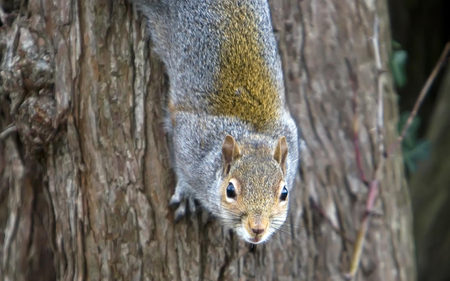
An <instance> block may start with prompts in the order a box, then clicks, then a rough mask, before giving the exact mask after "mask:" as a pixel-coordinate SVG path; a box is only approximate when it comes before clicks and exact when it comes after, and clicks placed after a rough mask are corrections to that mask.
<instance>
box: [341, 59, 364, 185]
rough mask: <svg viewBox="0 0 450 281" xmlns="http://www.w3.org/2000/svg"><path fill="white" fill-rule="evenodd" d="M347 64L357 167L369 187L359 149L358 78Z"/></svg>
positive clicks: (347, 63)
mask: <svg viewBox="0 0 450 281" xmlns="http://www.w3.org/2000/svg"><path fill="white" fill-rule="evenodd" d="M345 64H346V66H347V71H348V75H349V77H350V85H351V88H352V91H353V97H352V111H353V121H352V123H353V126H352V127H353V138H352V141H353V149H354V151H355V159H356V167H357V169H358V173H359V177H360V179H361V180H362V182H364V184H366V185H368V182H369V181H368V180H367V177H366V174H365V172H364V169H363V165H362V160H361V149H360V147H359V138H358V135H359V122H358V112H357V110H358V78H357V76H356V74H355V72H354V71H353V69H352V66H351V64H350V61H349V60H348V59H346V60H345Z"/></svg>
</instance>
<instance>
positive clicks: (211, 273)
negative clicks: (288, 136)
mask: <svg viewBox="0 0 450 281" xmlns="http://www.w3.org/2000/svg"><path fill="white" fill-rule="evenodd" d="M1 3H3V4H1ZM1 3H0V5H3V6H2V10H0V13H1V14H0V19H1V21H2V25H1V26H0V35H1V36H0V57H1V60H2V61H1V68H0V71H1V73H0V101H1V102H0V128H1V129H0V133H1V132H2V131H3V133H1V135H0V230H1V231H0V279H1V280H17V281H20V280H345V276H344V274H345V273H346V272H347V271H348V268H349V266H350V265H349V264H350V260H351V253H352V251H353V249H354V241H355V238H356V233H357V230H358V228H359V226H360V223H361V218H362V217H363V215H364V212H365V211H364V210H365V201H366V198H367V192H368V189H367V187H366V186H365V185H364V184H363V182H362V181H361V179H360V176H359V173H358V169H357V165H356V160H355V153H354V145H353V136H352V134H353V119H354V114H353V112H352V101H353V91H352V85H355V84H357V89H356V91H357V94H358V98H357V100H358V107H357V109H358V110H357V112H356V115H357V119H358V121H359V124H360V126H359V130H358V132H359V134H358V137H359V143H360V147H361V151H362V167H363V169H364V171H365V173H366V174H367V176H368V178H369V179H372V178H373V176H374V175H373V174H374V170H375V166H376V165H377V163H379V161H380V151H379V146H380V143H379V141H378V139H377V134H376V133H375V131H376V130H375V129H376V116H377V93H378V91H382V92H383V93H384V95H383V104H384V119H383V121H384V126H383V132H382V133H383V136H384V145H385V146H388V144H390V143H392V142H393V141H394V140H395V138H396V134H397V133H396V121H397V119H396V118H397V109H396V99H395V93H394V91H393V89H392V83H391V81H390V76H389V75H388V74H386V73H383V74H380V73H379V71H380V69H379V67H377V64H376V54H378V53H377V52H374V49H373V48H372V47H373V45H372V41H371V40H370V39H371V37H372V36H373V25H374V22H375V21H377V22H379V23H380V29H379V38H378V39H379V40H378V44H379V49H380V52H379V54H380V61H381V64H382V65H381V67H382V68H383V69H384V70H387V66H388V57H389V51H390V35H389V24H388V17H387V10H386V3H385V2H384V1H375V2H370V1H366V2H360V1H356V2H355V1H348V0H346V1H319V2H318V1H288V0H284V1H271V8H272V17H273V23H274V30H275V32H276V35H277V38H278V39H279V48H280V53H281V55H282V61H283V64H284V72H285V81H286V88H287V99H288V101H289V104H290V108H291V112H292V113H293V115H294V116H295V118H296V120H297V121H298V123H299V125H300V127H301V129H302V134H303V138H304V141H305V148H304V150H303V152H302V156H301V175H302V176H301V179H299V180H298V181H297V182H298V184H297V188H296V190H295V195H294V196H293V197H292V198H291V199H292V202H291V203H292V204H291V210H290V216H289V218H288V223H287V224H286V226H285V227H284V229H283V230H282V231H281V232H279V233H278V234H277V235H275V236H274V237H273V238H272V239H271V240H270V241H269V242H268V243H266V244H264V245H258V246H257V247H256V248H251V247H249V246H248V245H247V244H245V243H244V242H242V241H240V240H239V239H238V238H237V237H236V236H235V235H233V234H232V233H230V232H229V231H227V230H224V229H222V227H221V226H220V225H219V223H218V222H217V221H216V220H215V219H214V218H209V217H208V216H207V215H205V214H204V213H198V214H193V215H191V216H190V217H188V218H185V219H183V220H182V221H181V222H179V223H175V222H174V220H173V211H172V210H171V209H170V208H169V207H168V202H169V198H170V195H171V194H172V192H173V189H174V183H175V181H174V174H173V172H172V171H171V169H170V166H169V159H168V158H169V157H168V156H169V151H168V146H167V138H166V136H165V134H164V131H163V128H162V115H163V106H164V103H165V94H166V92H167V88H168V81H166V78H165V75H164V68H163V66H162V64H161V62H160V61H159V60H158V59H157V57H156V56H155V55H153V54H152V53H151V44H150V43H149V39H148V36H147V35H146V29H145V20H143V19H142V17H141V16H140V15H138V14H136V13H135V11H134V10H133V9H132V6H131V5H130V4H129V3H127V2H124V1H123V0H121V1H105V0H103V1H95V3H91V2H90V1H81V0H74V1H34V0H30V1H28V3H27V5H26V6H20V5H19V4H14V3H12V1H3V2H1ZM352 73H355V76H356V77H353V76H352V75H351V74H352ZM381 75H383V77H385V78H387V79H383V80H382V83H379V80H380V76H381ZM352 77H353V78H352ZM379 84H380V85H381V86H380V87H381V90H379V88H378V87H379ZM354 88H356V87H354ZM9 124H14V126H13V127H9V128H8V129H7V130H5V128H7V126H8V125H9ZM380 188H381V190H380V195H379V198H378V200H377V201H376V207H375V211H376V213H377V215H376V216H374V217H373V218H372V220H371V223H370V228H369V233H368V236H367V240H366V243H365V245H364V247H363V254H362V260H361V265H360V269H359V271H358V274H357V276H356V278H355V279H356V280H383V281H388V280H408V281H409V280H414V278H415V269H414V258H413V254H412V253H413V251H412V237H411V211H410V202H409V195H408V192H407V188H406V184H405V178H404V174H403V169H402V162H401V159H400V157H399V156H395V157H392V158H390V159H389V160H388V161H387V162H386V165H385V167H384V169H383V176H382V179H381V181H380Z"/></svg>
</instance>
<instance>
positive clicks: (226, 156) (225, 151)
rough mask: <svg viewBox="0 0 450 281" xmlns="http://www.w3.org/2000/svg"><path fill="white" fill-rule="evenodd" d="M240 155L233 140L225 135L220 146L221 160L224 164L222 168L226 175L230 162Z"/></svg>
mask: <svg viewBox="0 0 450 281" xmlns="http://www.w3.org/2000/svg"><path fill="white" fill-rule="evenodd" d="M240 154H241V151H240V149H239V146H238V144H237V142H236V141H235V140H234V138H233V137H232V136H230V135H227V136H226V137H225V140H224V142H223V145H222V158H223V162H224V163H223V164H224V166H223V167H224V172H225V174H228V172H229V171H230V164H231V162H232V161H233V160H235V159H236V158H238V157H239V156H240Z"/></svg>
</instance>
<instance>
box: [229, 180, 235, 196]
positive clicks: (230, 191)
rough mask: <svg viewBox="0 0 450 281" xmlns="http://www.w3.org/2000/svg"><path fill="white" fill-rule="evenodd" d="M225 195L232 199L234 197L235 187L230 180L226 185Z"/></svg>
mask: <svg viewBox="0 0 450 281" xmlns="http://www.w3.org/2000/svg"><path fill="white" fill-rule="evenodd" d="M227 197H228V198H233V199H234V198H236V189H235V188H234V185H233V184H232V183H231V182H230V183H229V184H228V186H227Z"/></svg>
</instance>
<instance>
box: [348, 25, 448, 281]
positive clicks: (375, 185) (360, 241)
mask: <svg viewBox="0 0 450 281" xmlns="http://www.w3.org/2000/svg"><path fill="white" fill-rule="evenodd" d="M376 24H377V21H376V20H375V28H374V35H375V36H374V38H373V40H372V43H373V45H374V50H375V51H376V52H379V48H378V42H377V41H378V40H377V34H378V32H377V30H378V29H377V26H376ZM449 51H450V42H448V43H447V44H446V45H445V48H444V50H443V51H442V54H441V56H440V58H439V60H438V62H437V64H436V66H435V67H434V69H433V71H432V72H431V74H430V76H429V77H428V79H427V81H426V83H425V85H424V86H423V88H422V90H421V91H420V94H419V97H418V99H417V101H416V103H415V105H414V108H413V111H412V112H411V113H410V115H409V117H408V120H407V122H406V124H405V126H404V128H403V130H402V133H401V134H400V136H399V137H398V138H397V140H396V142H395V143H394V144H393V145H392V146H390V147H389V149H388V151H387V152H386V154H384V155H382V157H381V158H380V162H379V163H378V166H377V168H376V171H375V176H374V179H373V180H372V181H371V182H370V185H369V194H368V197H367V201H366V210H365V214H364V216H363V218H362V221H361V226H360V228H359V230H358V235H357V238H356V242H355V247H354V250H353V255H352V260H351V262H350V270H349V272H348V273H347V274H346V275H345V276H346V278H347V279H349V280H352V279H353V278H354V276H355V274H356V272H357V270H358V267H359V264H360V261H361V254H362V250H363V248H364V242H365V238H366V234H367V230H368V228H369V220H370V217H371V214H372V211H373V207H374V204H375V200H376V198H377V195H378V191H379V179H380V178H381V171H382V170H383V167H384V163H385V162H386V160H387V159H388V158H389V157H390V156H391V155H393V154H394V153H395V152H396V150H397V147H399V145H400V143H401V142H402V141H403V138H404V137H405V134H406V131H407V130H408V128H409V126H410V125H411V122H412V120H413V118H414V117H415V116H416V114H417V111H418V110H419V108H420V105H421V104H422V102H423V99H424V98H425V96H426V94H427V93H428V92H429V89H430V87H431V85H432V83H433V82H434V80H435V78H436V76H437V74H438V73H439V71H440V70H441V69H442V66H443V65H444V62H445V61H446V58H447V56H448V53H449ZM375 56H376V58H377V61H378V59H379V54H376V55H375ZM377 65H378V62H377ZM378 79H379V80H378V82H379V83H378V85H379V86H378V106H379V107H382V96H383V95H382V88H381V87H382V83H381V81H380V79H381V78H380V77H379V78H378ZM381 110H382V108H381ZM380 112H381V113H382V111H380V108H378V114H377V115H378V118H377V119H378V120H377V130H380V131H379V133H380V134H381V135H380V136H381V137H382V128H383V123H382V120H381V118H382V114H380ZM381 140H382V139H380V138H379V141H381ZM381 148H382V146H380V153H383V150H382V149H381ZM357 163H358V162H357ZM361 180H363V178H361Z"/></svg>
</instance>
